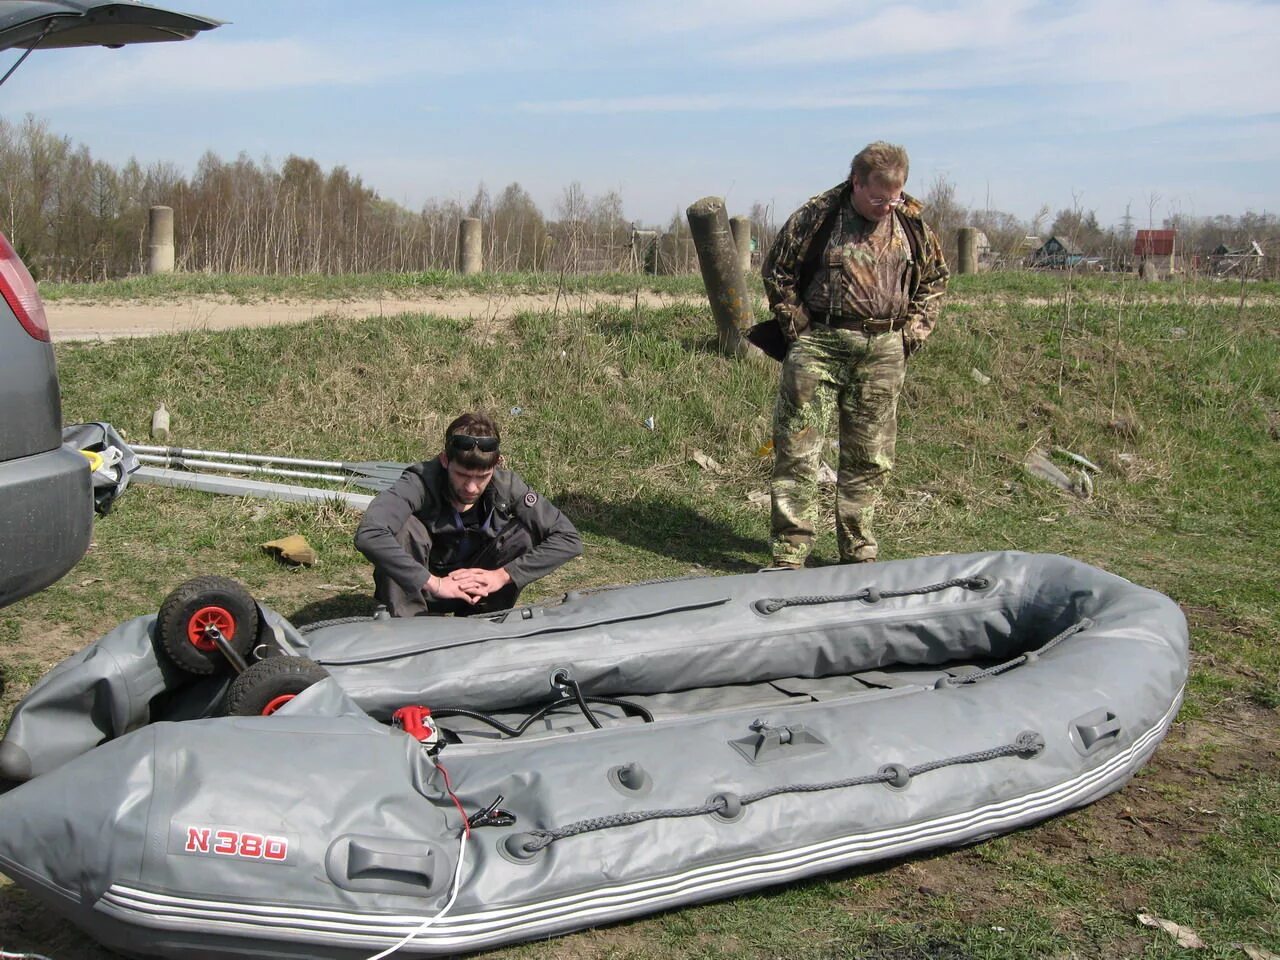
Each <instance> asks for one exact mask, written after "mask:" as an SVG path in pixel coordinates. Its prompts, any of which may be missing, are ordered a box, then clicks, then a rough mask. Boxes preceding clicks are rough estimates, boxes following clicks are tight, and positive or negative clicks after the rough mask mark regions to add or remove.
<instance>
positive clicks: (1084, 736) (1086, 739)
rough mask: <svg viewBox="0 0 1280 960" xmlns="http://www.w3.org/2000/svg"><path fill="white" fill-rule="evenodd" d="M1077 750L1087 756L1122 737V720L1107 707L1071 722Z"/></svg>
mask: <svg viewBox="0 0 1280 960" xmlns="http://www.w3.org/2000/svg"><path fill="white" fill-rule="evenodd" d="M1071 726H1072V728H1073V730H1074V732H1075V737H1074V738H1073V739H1076V740H1077V743H1076V749H1077V750H1079V751H1080V752H1081V753H1083V754H1085V755H1086V756H1087V755H1088V754H1090V753H1093V752H1094V751H1095V750H1100V749H1101V748H1102V747H1104V746H1106V745H1107V744H1108V743H1111V742H1112V741H1114V740H1115V739H1116V738H1118V737H1119V736H1120V729H1121V726H1122V724H1121V723H1120V718H1119V717H1117V716H1116V715H1115V714H1114V713H1113V712H1112V711H1110V710H1108V709H1106V708H1105V707H1103V708H1100V709H1098V710H1094V711H1093V712H1092V713H1087V714H1085V715H1084V716H1083V717H1077V718H1076V719H1075V720H1073V721H1071Z"/></svg>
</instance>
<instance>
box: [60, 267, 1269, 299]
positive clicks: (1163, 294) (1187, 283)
mask: <svg viewBox="0 0 1280 960" xmlns="http://www.w3.org/2000/svg"><path fill="white" fill-rule="evenodd" d="M748 285H750V286H752V287H753V288H754V289H755V290H756V291H757V292H759V291H760V290H761V286H760V278H759V275H758V274H753V275H752V276H751V277H749V278H748ZM557 291H560V292H563V293H565V294H570V295H572V294H581V293H603V294H612V295H620V294H628V293H634V292H640V293H646V292H652V293H661V294H667V295H671V296H689V297H701V296H702V295H703V288H702V278H701V277H700V276H698V275H697V274H696V273H695V274H682V275H678V276H648V275H644V274H634V273H606V274H581V275H573V274H566V275H564V276H563V277H562V276H560V275H559V274H558V273H554V272H550V273H479V274H472V275H470V276H462V275H461V274H458V273H455V272H453V271H451V270H425V271H422V272H420V273H362V274H336V275H335V274H297V275H289V276H255V275H249V274H211V273H173V274H164V275H157V276H134V277H127V278H125V279H123V280H108V281H103V282H100V283H54V282H43V283H41V284H40V295H41V297H43V298H44V299H45V300H48V301H92V302H105V303H110V302H114V301H121V300H139V301H147V300H174V299H183V298H188V297H202V296H215V297H226V298H229V299H231V300H234V301H238V302H245V303H251V302H256V301H260V300H271V299H312V300H354V299H371V298H379V297H387V298H403V299H409V298H418V297H427V298H430V297H447V296H458V295H466V294H473V295H508V296H510V295H516V294H554V293H556V292H557ZM951 292H952V295H953V297H962V298H968V297H971V296H972V297H978V298H988V297H991V296H1002V297H1020V298H1027V297H1029V298H1041V299H1043V298H1048V297H1054V298H1059V297H1063V296H1084V297H1090V298H1098V299H1107V298H1115V297H1134V296H1138V297H1143V298H1145V299H1149V300H1162V301H1163V300H1169V299H1174V300H1194V299H1197V298H1200V299H1204V298H1213V299H1218V300H1236V301H1238V300H1239V299H1240V297H1241V295H1242V293H1243V295H1244V298H1245V301H1246V303H1247V302H1248V301H1249V300H1251V299H1259V298H1262V299H1274V298H1275V297H1277V296H1280V283H1277V282H1274V281H1267V282H1251V283H1249V284H1247V285H1246V286H1245V287H1244V289H1243V290H1242V289H1241V286H1240V284H1239V282H1238V281H1235V280H1230V279H1227V280H1216V279H1181V280H1179V281H1177V282H1176V283H1166V284H1159V285H1156V286H1154V287H1152V288H1149V289H1145V290H1144V289H1143V288H1140V287H1137V286H1136V283H1135V280H1134V278H1133V277H1132V276H1130V275H1126V274H1081V275H1079V276H1070V277H1067V276H1064V275H1063V274H1061V273H1053V272H1030V271H1008V272H1002V273H996V274H981V275H969V276H962V277H955V278H954V279H953V281H952V291H951Z"/></svg>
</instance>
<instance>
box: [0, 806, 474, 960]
mask: <svg viewBox="0 0 1280 960" xmlns="http://www.w3.org/2000/svg"><path fill="white" fill-rule="evenodd" d="M466 852H467V826H466V824H465V823H464V824H463V825H462V842H461V843H459V844H458V866H457V868H456V869H455V870H454V871H453V892H452V893H450V894H449V902H448V903H446V904H445V905H444V909H442V910H441V911H440V912H439V913H437V914H436V915H435V916H434V917H427V919H425V920H423V921H422V923H421V925H419V926H418V928H417V929H416V930H411V931H410V932H409V934H408V935H407V936H405V938H404V939H403V940H401V941H400V942H399V943H397V944H394V945H392V946H390V947H387V949H385V950H383V951H382V952H381V953H375V954H374V955H373V956H372V957H367V958H365V960H382V958H383V957H389V956H391V954H393V953H395V952H396V951H397V950H399V949H400V948H401V947H403V946H404V945H405V944H407V943H409V942H410V941H411V940H413V939H414V938H415V937H417V936H419V935H420V934H421V933H422V932H423V931H425V930H426V929H427V927H429V926H431V925H432V924H433V923H435V922H436V921H437V920H439V919H440V918H441V917H443V916H444V915H445V914H446V913H448V912H449V908H450V907H452V906H453V902H454V901H455V900H457V899H458V891H459V890H461V889H462V861H463V857H464V856H465V854H466ZM23 956H25V954H24V955H23ZM0 960H8V955H7V954H0ZM39 960H48V958H47V957H41V958H39Z"/></svg>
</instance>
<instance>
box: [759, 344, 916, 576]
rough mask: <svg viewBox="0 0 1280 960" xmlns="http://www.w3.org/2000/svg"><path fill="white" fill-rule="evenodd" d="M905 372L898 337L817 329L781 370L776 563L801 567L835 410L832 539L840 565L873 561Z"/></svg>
mask: <svg viewBox="0 0 1280 960" xmlns="http://www.w3.org/2000/svg"><path fill="white" fill-rule="evenodd" d="M905 370H906V363H905V358H904V356H903V351H902V334H901V333H900V332H889V333H876V334H867V333H863V332H860V331H856V330H840V329H833V328H831V327H827V326H824V325H822V324H815V325H814V326H813V327H812V328H810V329H809V330H807V331H805V333H804V334H803V335H801V337H800V339H799V340H797V341H796V342H795V343H794V344H792V346H791V350H790V352H788V354H787V357H786V360H784V361H783V364H782V379H781V382H780V383H779V384H778V404H777V407H776V408H775V410H774V420H773V450H774V461H773V489H772V495H773V496H772V499H773V511H772V517H771V522H770V543H769V545H770V548H771V550H772V551H773V560H774V562H775V563H803V562H804V560H805V558H806V557H808V555H809V551H810V550H811V549H812V548H813V533H814V526H815V524H816V523H817V519H818V467H819V465H820V463H821V457H822V445H823V442H824V439H825V434H826V431H827V427H828V425H829V424H830V421H831V414H832V412H833V411H839V416H840V469H839V471H838V472H837V479H836V540H837V543H838V545H839V548H840V560H841V561H842V562H844V563H852V562H854V561H860V560H873V559H875V556H876V549H877V545H876V538H875V536H874V535H873V534H872V532H871V520H872V515H873V513H874V510H875V500H876V496H877V494H878V493H879V490H880V488H881V487H882V486H884V482H885V480H886V479H888V475H889V471H890V470H892V469H893V454H894V441H895V439H896V437H897V433H898V394H899V393H900V392H901V390H902V380H903V375H904V373H905Z"/></svg>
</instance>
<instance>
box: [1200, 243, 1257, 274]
mask: <svg viewBox="0 0 1280 960" xmlns="http://www.w3.org/2000/svg"><path fill="white" fill-rule="evenodd" d="M1261 267H1262V247H1261V246H1260V245H1259V244H1258V241H1256V240H1251V241H1250V242H1249V245H1248V246H1247V247H1228V246H1227V245H1226V244H1225V243H1220V244H1218V245H1217V246H1216V247H1214V248H1213V252H1212V253H1210V254H1209V269H1210V270H1211V271H1212V272H1213V273H1214V274H1215V275H1217V276H1219V277H1225V276H1229V275H1231V274H1234V275H1236V276H1240V275H1241V274H1244V275H1246V276H1248V275H1249V274H1251V273H1252V274H1257V273H1258V272H1259V270H1260V268H1261Z"/></svg>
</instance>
